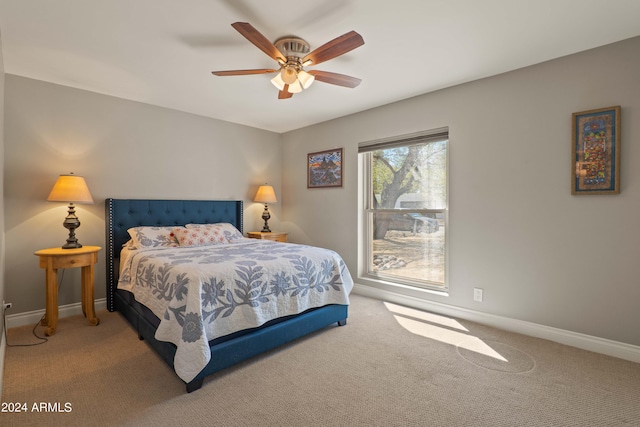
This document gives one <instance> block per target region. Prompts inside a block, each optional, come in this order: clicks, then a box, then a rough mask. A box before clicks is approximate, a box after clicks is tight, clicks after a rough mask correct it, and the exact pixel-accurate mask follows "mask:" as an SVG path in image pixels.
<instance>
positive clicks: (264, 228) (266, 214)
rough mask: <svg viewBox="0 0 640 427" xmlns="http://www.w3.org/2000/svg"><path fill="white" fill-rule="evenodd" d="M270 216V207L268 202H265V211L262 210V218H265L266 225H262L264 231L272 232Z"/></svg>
mask: <svg viewBox="0 0 640 427" xmlns="http://www.w3.org/2000/svg"><path fill="white" fill-rule="evenodd" d="M269 218H271V215H270V214H269V208H268V206H267V204H266V203H265V204H264V212H262V219H264V227H262V232H263V233H271V229H270V228H269V222H268V221H269Z"/></svg>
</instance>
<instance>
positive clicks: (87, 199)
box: [47, 172, 93, 249]
mask: <svg viewBox="0 0 640 427" xmlns="http://www.w3.org/2000/svg"><path fill="white" fill-rule="evenodd" d="M47 200H48V201H50V202H67V203H69V213H68V214H67V217H66V218H65V220H64V222H63V223H62V225H63V226H64V227H65V228H66V229H68V230H69V237H68V238H67V243H65V244H64V245H63V246H62V249H74V248H81V247H82V245H81V244H80V243H78V239H77V238H76V228H78V227H80V221H79V220H78V217H77V216H76V211H75V207H74V206H73V204H74V203H84V204H93V198H92V197H91V193H90V192H89V187H87V183H86V182H85V180H84V178H83V177H81V176H78V175H74V174H73V172H71V173H70V174H68V175H60V176H59V177H58V180H57V181H56V183H55V185H54V186H53V189H52V190H51V193H49V197H47Z"/></svg>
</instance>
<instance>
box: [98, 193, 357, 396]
mask: <svg viewBox="0 0 640 427" xmlns="http://www.w3.org/2000/svg"><path fill="white" fill-rule="evenodd" d="M242 220H243V203H242V201H239V200H215V201H211V200H142V199H106V200H105V224H106V256H107V266H106V267H107V268H106V295H107V308H108V310H109V311H118V312H120V313H121V314H122V315H123V316H124V317H125V318H126V319H127V320H128V321H129V323H130V324H131V326H132V327H133V328H134V329H135V330H136V331H137V333H138V336H139V338H140V339H144V340H145V341H147V343H148V344H149V345H150V346H151V347H152V348H153V349H154V350H155V351H156V352H157V353H158V354H159V355H160V356H161V358H162V359H163V360H164V361H165V362H166V363H167V364H168V365H169V366H170V367H171V368H172V369H174V371H175V372H176V374H177V375H178V377H180V378H181V379H182V381H184V382H185V383H186V390H187V392H192V391H195V390H197V389H199V388H200V387H202V385H203V382H204V378H205V377H207V376H209V375H211V374H213V373H215V372H218V371H220V370H222V369H225V368H227V367H229V366H232V365H234V364H237V363H239V362H241V361H243V360H246V359H249V358H251V357H254V356H257V355H259V354H261V353H264V352H266V351H269V350H272V349H274V348H276V347H279V346H281V345H283V344H286V343H288V342H291V341H294V340H296V339H298V338H301V337H303V336H305V335H308V334H310V333H312V332H315V331H318V330H320V329H323V328H326V327H328V326H330V325H333V324H337V325H339V326H343V325H345V324H346V322H347V316H348V304H349V302H348V294H349V292H350V291H351V289H352V287H353V281H352V279H351V276H350V275H349V271H348V269H347V268H346V265H344V261H342V259H341V258H340V256H339V255H338V254H336V253H335V252H333V251H330V250H327V249H320V248H314V247H310V246H305V245H295V244H291V243H280V242H273V241H269V240H257V239H246V238H244V237H242V231H243V230H242V222H243V221H242ZM205 224H206V225H205ZM229 224H230V226H229ZM184 227H189V229H188V230H189V232H183V230H184V229H185V228H184ZM220 227H223V228H220ZM224 227H226V228H224ZM164 228H167V229H168V228H171V230H173V231H175V234H174V233H173V232H172V233H171V239H175V240H177V241H178V245H175V244H174V243H175V241H174V240H172V241H171V244H167V245H166V246H169V247H165V245H164V243H163V244H162V245H159V246H157V247H156V246H153V245H147V241H145V240H143V239H135V238H134V239H131V237H132V236H131V235H130V233H129V232H128V230H129V229H135V230H145V231H146V230H148V229H154V230H155V229H164ZM204 230H209V231H204ZM211 230H215V231H216V233H217V232H218V231H221V230H224V233H223V235H224V239H223V238H221V237H220V235H219V234H216V235H215V239H217V240H216V241H215V242H214V237H212V236H213V233H210V231H211ZM228 230H231V231H228ZM234 230H235V231H234ZM203 233H204V234H206V235H207V238H210V239H211V242H209V243H207V242H205V243H202V241H201V240H198V238H200V237H201V236H202V235H203ZM136 236H137V235H135V234H134V236H133V237H136ZM162 236H163V237H164V235H162ZM189 236H190V237H189ZM194 236H195V237H194ZM190 238H195V241H194V240H191V241H189V240H188V239H190ZM147 240H148V239H147ZM218 240H219V241H220V242H224V243H225V244H217V243H218ZM157 241H159V240H157ZM153 242H156V240H154V241H153ZM198 242H200V243H198ZM227 243H228V244H227ZM174 246H178V247H177V248H176V247H174ZM302 251H309V252H308V253H307V252H302ZM315 256H324V257H327V259H323V260H322V264H313V263H312V260H314V258H313V257H315ZM287 260H288V261H287ZM285 261H286V262H289V263H290V264H291V265H289V266H287V267H285V264H283V263H284V262H285ZM313 262H315V261H313ZM318 262H320V261H318ZM152 263H156V264H152ZM163 263H164V264H163ZM277 263H280V266H277V265H276V264H277ZM232 265H233V266H234V267H233V268H231V266H232ZM196 267H197V269H196ZM276 268H281V269H282V270H276ZM214 270H215V272H214ZM303 270H305V271H307V276H304V277H303V275H302V271H303ZM285 271H288V272H289V273H287V274H290V276H287V274H285ZM308 271H312V272H313V273H314V274H316V275H317V276H313V277H320V274H321V272H322V274H323V275H324V276H323V277H327V279H326V280H325V281H324V282H322V283H320V282H321V281H320V279H313V277H311V276H308ZM149 272H151V273H153V274H150V273H149ZM121 273H122V277H120V275H121ZM325 273H326V274H325ZM232 274H233V275H234V276H232ZM296 274H297V275H298V277H302V279H299V278H296V277H294V276H295V275H296ZM214 275H216V276H215V277H214ZM217 275H219V276H217ZM134 276H135V277H134ZM305 277H306V278H305ZM309 277H311V278H309ZM258 278H261V280H262V281H260V280H257V279H258ZM267 278H269V280H267ZM154 280H155V281H157V282H153V281H154ZM323 280H324V279H323ZM119 282H120V288H122V289H119V287H118V283H119ZM196 282H198V284H193V283H196ZM311 282H314V283H313V284H311ZM278 283H286V285H285V286H281V285H279V284H278ZM193 289H197V290H198V291H197V292H194V291H193ZM190 290H191V291H190ZM144 291H146V296H145V292H144ZM134 293H136V296H135V297H134ZM159 294H162V295H161V296H159ZM153 297H155V298H157V299H158V300H160V299H164V300H165V302H164V304H166V305H164V306H162V305H161V304H162V303H163V302H161V301H160V302H159V301H153V300H150V299H145V298H153ZM141 301H142V302H144V303H141ZM198 301H199V302H198ZM196 302H197V303H196ZM218 305H219V306H218Z"/></svg>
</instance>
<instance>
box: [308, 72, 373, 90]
mask: <svg viewBox="0 0 640 427" xmlns="http://www.w3.org/2000/svg"><path fill="white" fill-rule="evenodd" d="M307 72H308V73H309V74H311V75H312V76H314V77H315V78H316V80H317V81H319V82H324V83H329V84H332V85H338V86H344V87H350V88H354V87H356V86H358V85H359V84H360V82H361V81H362V79H358V78H356V77H351V76H347V75H344V74H338V73H330V72H329V71H320V70H309V71H307Z"/></svg>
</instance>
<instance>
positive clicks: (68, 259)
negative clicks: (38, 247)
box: [40, 252, 98, 269]
mask: <svg viewBox="0 0 640 427" xmlns="http://www.w3.org/2000/svg"><path fill="white" fill-rule="evenodd" d="M97 261H98V253H97V252H94V253H87V254H69V255H57V256H55V257H40V268H47V266H48V265H49V263H51V268H55V269H58V268H74V267H83V266H85V265H90V264H95V263H96V262H97Z"/></svg>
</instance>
